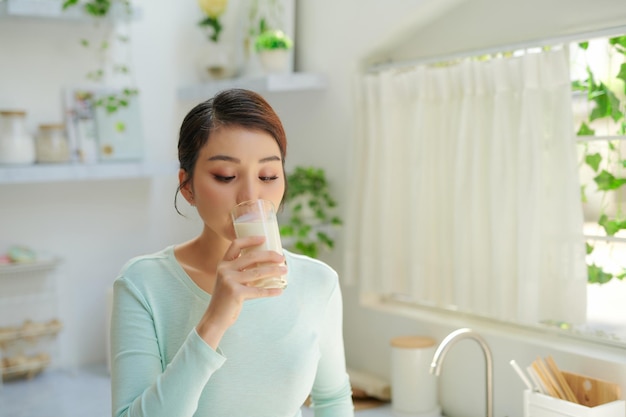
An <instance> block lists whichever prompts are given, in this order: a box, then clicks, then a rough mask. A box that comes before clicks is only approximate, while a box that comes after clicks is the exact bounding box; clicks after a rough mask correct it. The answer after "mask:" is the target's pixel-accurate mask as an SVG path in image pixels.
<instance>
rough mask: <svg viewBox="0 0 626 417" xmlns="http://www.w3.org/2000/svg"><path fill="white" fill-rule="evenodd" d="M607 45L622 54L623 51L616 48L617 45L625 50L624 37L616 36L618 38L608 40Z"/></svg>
mask: <svg viewBox="0 0 626 417" xmlns="http://www.w3.org/2000/svg"><path fill="white" fill-rule="evenodd" d="M609 45H611V46H615V49H616V50H618V51H619V52H621V53H622V54H623V53H624V49H621V50H620V48H618V47H617V46H618V45H619V46H621V47H622V48H626V36H618V37H615V38H610V39H609Z"/></svg>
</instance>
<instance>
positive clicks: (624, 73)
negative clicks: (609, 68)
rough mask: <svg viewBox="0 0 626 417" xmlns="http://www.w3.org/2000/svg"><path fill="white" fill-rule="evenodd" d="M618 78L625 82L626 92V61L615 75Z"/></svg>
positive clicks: (625, 88)
mask: <svg viewBox="0 0 626 417" xmlns="http://www.w3.org/2000/svg"><path fill="white" fill-rule="evenodd" d="M615 78H617V79H618V80H622V81H623V82H624V93H625V94H626V62H623V63H622V65H620V67H619V73H617V75H616V76H615Z"/></svg>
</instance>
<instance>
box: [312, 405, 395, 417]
mask: <svg viewBox="0 0 626 417" xmlns="http://www.w3.org/2000/svg"><path fill="white" fill-rule="evenodd" d="M354 415H355V416H356V417H396V414H394V413H393V411H392V410H391V405H390V404H384V405H381V406H380V407H375V408H367V409H364V410H358V411H356V412H355V413H354ZM302 417H313V410H311V409H310V408H309V407H302Z"/></svg>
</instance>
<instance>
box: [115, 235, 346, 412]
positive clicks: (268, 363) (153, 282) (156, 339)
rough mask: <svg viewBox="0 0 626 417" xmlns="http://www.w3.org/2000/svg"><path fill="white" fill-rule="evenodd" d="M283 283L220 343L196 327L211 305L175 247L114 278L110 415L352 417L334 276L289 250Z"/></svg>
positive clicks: (248, 309) (246, 309) (252, 303)
mask: <svg viewBox="0 0 626 417" xmlns="http://www.w3.org/2000/svg"><path fill="white" fill-rule="evenodd" d="M286 254H287V257H288V265H289V273H288V281H289V286H288V287H287V289H286V290H285V291H284V293H283V294H281V295H280V296H278V297H270V298H259V299H251V300H247V301H246V302H244V304H243V306H242V310H241V312H240V315H239V317H238V319H237V321H236V322H235V323H234V324H233V325H232V326H231V327H230V328H229V329H228V331H227V332H226V333H225V334H224V337H223V338H222V340H221V341H220V346H219V347H218V349H217V350H214V349H212V348H211V347H210V346H209V345H208V344H206V343H205V342H204V341H203V340H202V339H201V338H200V336H199V335H198V334H197V332H196V330H195V327H196V326H197V324H198V321H199V320H200V319H201V317H202V315H203V314H204V312H205V311H206V309H207V306H208V305H209V304H210V302H211V294H208V293H206V292H205V291H203V290H202V289H201V288H200V287H198V286H197V285H196V284H195V283H194V281H193V280H192V279H191V278H190V277H189V276H188V275H187V274H186V273H185V271H184V270H183V269H182V267H181V266H180V264H178V262H177V261H176V259H175V256H174V252H173V248H172V247H169V248H167V249H165V250H163V251H161V252H158V253H155V254H151V255H146V256H141V257H138V258H135V259H133V260H131V261H130V262H129V263H128V264H127V265H126V266H125V267H124V268H123V269H122V271H121V273H120V276H119V277H118V278H117V279H116V281H115V284H114V300H113V315H112V317H111V354H112V356H111V371H112V381H111V388H112V394H113V412H114V417H172V416H176V417H226V416H227V417H251V416H281V417H299V416H300V415H301V407H302V404H303V403H304V401H305V399H306V398H307V396H308V395H309V394H311V397H312V399H313V400H314V404H315V409H316V411H315V413H316V414H315V415H316V416H317V417H326V416H328V417H330V416H332V417H352V416H353V410H352V401H351V393H350V385H349V379H348V376H347V373H346V369H345V359H344V348H343V336H342V302H341V292H340V289H339V280H338V277H337V273H336V272H335V271H334V270H332V268H330V267H329V266H328V265H326V264H324V263H322V262H319V261H316V260H313V259H310V258H307V257H303V256H298V255H293V254H290V253H288V252H286Z"/></svg>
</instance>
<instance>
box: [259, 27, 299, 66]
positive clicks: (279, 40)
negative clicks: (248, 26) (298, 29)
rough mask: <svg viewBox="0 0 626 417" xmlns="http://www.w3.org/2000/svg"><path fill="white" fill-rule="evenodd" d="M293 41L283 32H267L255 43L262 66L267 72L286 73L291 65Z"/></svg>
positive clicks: (271, 30) (272, 30)
mask: <svg viewBox="0 0 626 417" xmlns="http://www.w3.org/2000/svg"><path fill="white" fill-rule="evenodd" d="M292 47H293V41H292V40H291V38H290V37H289V36H287V35H286V34H285V33H284V32H283V31H282V30H275V29H270V30H265V31H263V32H261V34H259V35H258V36H257V37H256V39H255V41H254V48H255V50H256V52H257V53H258V55H259V58H260V60H261V65H263V68H264V69H265V70H266V71H267V72H284V71H286V70H287V68H288V64H289V51H290V49H291V48H292Z"/></svg>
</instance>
